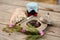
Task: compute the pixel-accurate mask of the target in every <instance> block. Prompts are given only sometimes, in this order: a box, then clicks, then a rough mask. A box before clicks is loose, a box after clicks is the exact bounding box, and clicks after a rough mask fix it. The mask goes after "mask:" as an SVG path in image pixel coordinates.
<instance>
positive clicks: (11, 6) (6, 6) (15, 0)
mask: <svg viewBox="0 0 60 40" xmlns="http://www.w3.org/2000/svg"><path fill="white" fill-rule="evenodd" d="M28 2H29V1H20V0H0V40H25V37H27V35H24V34H22V33H16V32H15V33H12V34H11V35H10V36H9V35H8V33H6V32H3V31H2V28H4V27H5V26H6V25H5V24H7V23H9V19H10V17H11V15H12V14H13V12H15V9H17V8H20V7H25V5H26V3H28ZM39 8H40V9H46V8H51V9H53V10H54V11H46V10H39V14H40V15H41V16H46V15H47V13H50V15H49V16H50V18H51V20H52V21H53V23H54V26H49V27H48V28H46V34H45V35H44V36H43V38H40V39H38V40H60V13H59V12H60V5H51V4H45V3H39ZM55 11H59V12H55Z"/></svg>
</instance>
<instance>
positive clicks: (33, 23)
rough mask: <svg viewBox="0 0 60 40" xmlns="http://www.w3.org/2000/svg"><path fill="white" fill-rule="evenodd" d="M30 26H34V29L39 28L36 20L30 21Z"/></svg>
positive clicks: (39, 24)
mask: <svg viewBox="0 0 60 40" xmlns="http://www.w3.org/2000/svg"><path fill="white" fill-rule="evenodd" d="M28 23H29V24H30V25H32V26H34V27H35V28H38V27H40V26H41V23H40V22H38V21H37V20H31V21H29V22H28Z"/></svg>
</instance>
